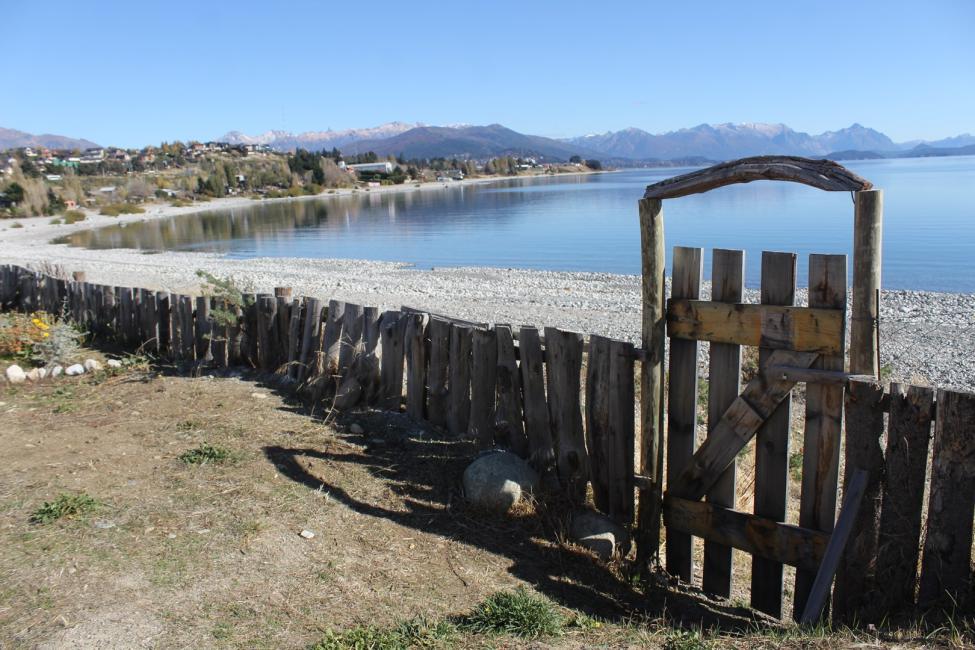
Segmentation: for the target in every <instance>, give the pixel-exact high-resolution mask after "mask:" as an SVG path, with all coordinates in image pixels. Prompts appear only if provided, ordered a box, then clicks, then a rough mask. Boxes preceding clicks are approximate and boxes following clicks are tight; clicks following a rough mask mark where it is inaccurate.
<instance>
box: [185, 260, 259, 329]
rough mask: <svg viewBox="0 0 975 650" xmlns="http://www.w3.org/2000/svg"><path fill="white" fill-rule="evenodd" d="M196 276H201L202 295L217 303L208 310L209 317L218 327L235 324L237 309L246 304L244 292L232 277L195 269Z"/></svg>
mask: <svg viewBox="0 0 975 650" xmlns="http://www.w3.org/2000/svg"><path fill="white" fill-rule="evenodd" d="M196 275H197V277H200V278H203V280H204V284H203V287H202V289H203V295H205V296H209V297H212V298H216V299H217V301H216V302H217V305H220V306H216V307H214V308H213V309H211V310H210V318H211V319H213V322H214V324H216V325H218V326H220V327H233V326H234V325H236V324H237V310H238V309H243V308H244V307H246V306H247V304H246V303H245V301H244V294H243V293H242V291H241V289H240V287H239V286H238V285H237V281H236V280H234V279H233V278H218V277H217V276H215V275H213V274H212V273H209V272H207V271H204V270H203V269H197V271H196Z"/></svg>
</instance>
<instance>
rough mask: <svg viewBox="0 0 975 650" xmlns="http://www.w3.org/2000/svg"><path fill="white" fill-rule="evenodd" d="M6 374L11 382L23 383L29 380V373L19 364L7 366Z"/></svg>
mask: <svg viewBox="0 0 975 650" xmlns="http://www.w3.org/2000/svg"><path fill="white" fill-rule="evenodd" d="M4 374H6V376H7V381H9V382H10V383H11V384H22V383H24V382H25V381H27V373H26V372H24V369H23V368H21V367H20V366H18V365H17V364H14V365H12V366H10V367H9V368H7V370H6V372H5V373H4Z"/></svg>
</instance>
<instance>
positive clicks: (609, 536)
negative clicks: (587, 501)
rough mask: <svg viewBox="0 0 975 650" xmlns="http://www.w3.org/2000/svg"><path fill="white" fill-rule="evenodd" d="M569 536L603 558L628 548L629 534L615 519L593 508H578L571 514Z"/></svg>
mask: <svg viewBox="0 0 975 650" xmlns="http://www.w3.org/2000/svg"><path fill="white" fill-rule="evenodd" d="M569 536H570V537H571V538H572V540H573V541H574V542H575V543H576V544H578V545H579V546H583V547H585V548H588V549H589V550H590V551H592V552H594V553H595V554H596V555H598V556H599V557H600V558H601V559H603V560H608V559H610V558H611V557H613V555H614V554H616V553H619V554H620V555H624V554H626V553H627V552H628V551H629V550H630V535H629V533H628V532H627V531H626V529H625V528H623V527H622V526H620V525H619V524H617V523H616V522H615V521H613V520H612V519H610V518H609V517H607V516H606V515H603V514H601V513H599V512H595V511H593V510H580V511H578V512H576V513H575V514H574V515H573V516H572V523H571V524H570V526H569Z"/></svg>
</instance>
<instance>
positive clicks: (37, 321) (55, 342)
mask: <svg viewBox="0 0 975 650" xmlns="http://www.w3.org/2000/svg"><path fill="white" fill-rule="evenodd" d="M31 323H32V324H33V325H34V326H35V327H36V328H37V329H39V330H41V338H40V340H38V341H37V342H35V343H34V344H33V346H32V349H31V355H30V358H31V361H33V362H34V363H36V364H39V365H42V366H44V367H51V366H53V365H56V364H61V365H68V363H69V362H71V361H73V360H75V358H76V357H77V356H78V355H79V353H80V352H81V342H82V341H83V340H84V338H85V333H84V332H82V331H81V330H79V329H78V328H77V327H75V326H74V325H73V324H71V323H69V322H68V321H65V320H49V319H47V318H46V317H45V316H44V315H43V314H37V315H35V317H34V318H33V319H31Z"/></svg>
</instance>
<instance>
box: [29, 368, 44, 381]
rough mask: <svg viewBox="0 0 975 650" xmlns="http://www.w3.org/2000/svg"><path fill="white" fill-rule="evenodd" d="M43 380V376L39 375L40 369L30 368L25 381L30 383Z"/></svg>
mask: <svg viewBox="0 0 975 650" xmlns="http://www.w3.org/2000/svg"><path fill="white" fill-rule="evenodd" d="M42 379H44V375H42V374H41V369H40V368H31V369H30V370H28V371H27V380H28V381H32V382H38V381H40V380H42Z"/></svg>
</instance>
